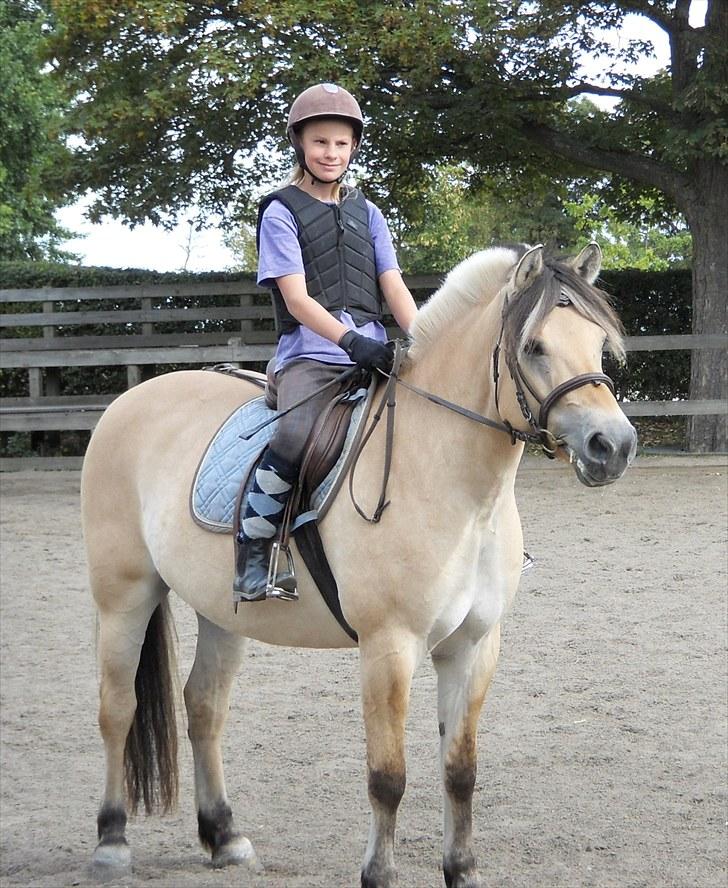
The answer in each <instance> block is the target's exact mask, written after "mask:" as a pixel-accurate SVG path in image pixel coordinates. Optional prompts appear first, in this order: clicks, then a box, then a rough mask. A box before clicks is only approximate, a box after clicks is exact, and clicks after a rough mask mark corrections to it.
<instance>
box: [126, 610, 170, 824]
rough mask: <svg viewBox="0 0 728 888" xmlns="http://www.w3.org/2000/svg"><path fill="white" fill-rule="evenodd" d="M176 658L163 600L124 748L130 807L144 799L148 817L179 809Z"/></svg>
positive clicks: (148, 640) (151, 628)
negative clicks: (156, 812)
mask: <svg viewBox="0 0 728 888" xmlns="http://www.w3.org/2000/svg"><path fill="white" fill-rule="evenodd" d="M176 689H177V658H176V653H175V644H174V626H173V622H172V614H171V612H170V609H169V603H168V601H167V599H166V598H165V599H164V600H163V601H162V602H161V603H160V604H159V605H158V606H157V608H156V610H155V611H154V613H153V614H152V617H151V619H150V620H149V625H148V626H147V632H146V635H145V637H144V644H143V645H142V650H141V655H140V657H139V666H138V668H137V674H136V679H135V683H134V690H135V691H136V698H137V708H136V713H135V715H134V721H133V723H132V726H131V729H130V730H129V734H128V735H127V738H126V747H125V749H124V772H125V777H126V791H127V797H128V802H129V808H130V810H131V812H132V813H135V812H136V811H137V809H138V807H139V803H140V801H141V800H142V799H143V800H144V809H145V811H146V812H147V814H149V813H151V812H152V811H153V810H161V811H162V812H165V813H166V812H167V811H171V810H172V809H173V808H174V807H175V805H176V804H177V788H178V776H179V775H178V769H177V717H176V713H175V695H176Z"/></svg>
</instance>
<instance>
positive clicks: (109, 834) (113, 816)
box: [96, 805, 126, 844]
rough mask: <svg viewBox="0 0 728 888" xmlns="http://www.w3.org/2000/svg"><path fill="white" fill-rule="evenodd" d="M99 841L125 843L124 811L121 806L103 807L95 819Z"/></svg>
mask: <svg viewBox="0 0 728 888" xmlns="http://www.w3.org/2000/svg"><path fill="white" fill-rule="evenodd" d="M96 827H97V830H98V837H99V841H100V842H102V843H104V844H109V843H112V842H126V839H125V837H124V833H125V832H126V811H125V810H124V809H123V808H122V807H121V806H112V805H104V806H103V807H102V808H101V810H100V811H99V814H98V817H97V818H96Z"/></svg>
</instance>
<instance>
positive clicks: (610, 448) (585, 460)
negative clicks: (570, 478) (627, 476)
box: [561, 416, 637, 487]
mask: <svg viewBox="0 0 728 888" xmlns="http://www.w3.org/2000/svg"><path fill="white" fill-rule="evenodd" d="M561 437H562V439H563V440H564V446H565V448H566V452H567V454H568V456H569V461H570V462H571V463H572V464H573V466H574V470H575V471H576V477H577V478H578V479H579V480H580V481H581V483H582V484H585V485H586V486H587V487H601V486H603V485H604V484H612V483H613V482H614V481H617V480H618V479H619V478H621V477H622V475H623V474H624V473H625V471H626V470H627V468H628V466H629V465H630V463H631V462H632V460H633V459H634V457H635V453H636V452H637V432H636V431H635V428H634V426H633V425H632V424H631V423H630V422H629V421H628V420H627V418H626V417H624V416H622V417H619V418H616V419H613V420H612V419H610V421H609V422H601V423H598V424H595V425H593V426H590V427H585V428H581V429H572V430H571V431H567V432H566V433H565V434H564V433H563V432H562V434H561Z"/></svg>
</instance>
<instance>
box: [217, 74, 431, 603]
mask: <svg viewBox="0 0 728 888" xmlns="http://www.w3.org/2000/svg"><path fill="white" fill-rule="evenodd" d="M363 127H364V121H363V118H362V113H361V109H360V108H359V105H358V103H357V101H356V99H355V98H354V97H353V96H352V95H351V94H350V93H348V92H347V91H346V90H345V89H342V88H341V87H339V86H336V85H334V84H333V83H319V84H317V85H315V86H311V87H309V88H308V89H307V90H305V91H304V92H303V93H301V95H300V96H298V98H297V99H296V100H295V101H294V102H293V104H292V106H291V109H290V113H289V115H288V127H287V133H288V138H289V140H290V142H291V144H292V145H293V148H294V150H295V152H296V159H297V161H298V163H297V165H296V166H295V167H294V169H293V172H292V173H291V176H290V177H289V183H290V184H288V185H287V186H286V187H284V188H282V189H280V190H278V191H274V192H273V193H272V194H269V195H267V196H266V197H265V198H264V199H263V201H262V202H261V205H260V209H259V213H258V231H257V242H258V252H259V262H258V283H259V284H260V285H262V286H265V287H270V288H271V289H272V291H273V306H274V313H275V319H276V329H277V331H278V337H279V339H278V348H277V350H276V354H275V359H274V369H275V380H276V386H277V390H278V409H279V410H281V411H283V410H285V409H286V408H287V407H290V406H291V405H292V404H295V403H296V402H297V401H300V400H301V399H302V398H304V397H305V396H307V395H311V394H312V393H314V392H316V391H317V390H318V389H321V388H322V387H324V386H326V385H327V383H331V384H332V385H329V386H328V388H326V390H325V391H324V392H322V393H321V394H320V395H318V396H314V397H312V398H311V399H310V400H308V401H307V402H306V403H305V404H304V405H303V406H302V407H299V408H297V409H296V410H294V411H293V412H291V413H290V414H288V415H287V416H283V417H281V418H280V419H279V420H278V424H277V428H276V431H275V433H274V435H273V438H272V440H271V442H270V444H269V445H268V447H267V448H266V450H265V451H264V453H263V455H262V457H261V460H260V462H259V463H258V466H257V469H256V470H255V474H254V477H253V479H252V485H251V487H250V489H249V492H248V498H247V504H246V506H245V511H244V514H243V515H242V521H241V523H240V528H239V530H238V532H237V534H236V537H235V539H236V557H235V565H236V576H235V582H234V596H235V600H236V601H259V600H263V599H265V598H266V594H267V591H268V592H269V591H270V588H269V585H268V565H269V559H270V543H271V541H272V539H273V538H274V537H275V536H276V535H277V533H278V531H279V528H280V525H281V522H282V519H283V513H284V509H285V505H286V501H287V499H288V496H289V494H290V492H291V490H292V488H293V485H294V483H295V481H296V478H297V477H298V469H299V466H300V462H301V458H302V456H303V450H304V447H305V444H306V441H307V439H308V437H309V435H310V433H311V429H312V427H313V424H314V422H315V421H316V418H317V417H318V415H319V414H320V412H321V411H322V410H323V408H324V406H325V405H326V403H327V401H328V400H329V399H330V398H331V397H332V396H333V394H334V393H332V391H331V389H332V388H336V386H335V383H336V380H337V379H338V378H339V377H341V376H342V373H344V372H345V371H346V370H347V369H348V368H349V367H351V366H352V365H355V364H356V365H358V366H359V367H361V368H363V369H364V370H367V371H375V370H382V371H384V372H385V373H386V372H388V371H389V370H390V369H391V367H392V347H391V345H388V344H387V343H386V339H387V335H386V333H385V330H384V327H383V326H382V307H383V305H382V303H383V300H384V301H385V302H386V304H387V307H388V308H389V310H390V312H391V313H392V315H394V318H395V320H396V321H397V323H398V324H399V326H400V327H401V328H402V329H403V330H405V331H407V330H409V328H410V325H411V324H412V321H413V320H414V317H415V315H416V313H417V306H416V305H415V302H414V299H413V298H412V294H411V293H410V291H409V290H408V289H407V286H406V285H405V283H404V281H403V280H402V275H401V273H400V269H399V266H398V264H397V257H396V256H395V252H394V248H393V246H392V238H391V236H390V233H389V229H388V228H387V223H386V222H385V220H384V217H383V216H382V214H381V212H380V211H379V210H378V209H377V207H376V206H374V204H373V203H371V201H368V200H366V199H365V198H364V196H363V195H362V193H361V192H360V191H359V190H358V189H357V188H351V187H348V186H345V185H342V182H343V180H344V177H345V176H346V173H347V170H348V168H349V164H350V163H351V160H352V158H353V157H354V155H355V154H356V152H357V150H358V149H359V146H360V145H361V139H362V132H363ZM342 385H343V383H342ZM273 583H274V585H275V586H277V587H279V588H281V589H284V590H286V591H287V593H288V595H287V596H286V598H287V599H288V600H290V599H292V598H295V597H296V586H295V579H294V577H293V576H292V574H291V573H290V572H287V571H281V572H279V573H278V575H277V577H276V578H274V581H273Z"/></svg>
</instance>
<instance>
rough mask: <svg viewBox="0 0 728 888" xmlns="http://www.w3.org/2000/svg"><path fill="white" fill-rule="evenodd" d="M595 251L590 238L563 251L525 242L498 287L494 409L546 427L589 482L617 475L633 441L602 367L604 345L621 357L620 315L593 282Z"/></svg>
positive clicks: (597, 265) (512, 418)
mask: <svg viewBox="0 0 728 888" xmlns="http://www.w3.org/2000/svg"><path fill="white" fill-rule="evenodd" d="M601 258H602V254H601V250H600V249H599V246H598V245H597V244H595V243H592V244H589V245H588V246H586V247H585V248H584V249H583V250H582V251H581V252H580V253H579V255H578V256H576V257H575V258H570V259H558V258H550V257H547V256H545V255H544V249H543V247H542V246H537V247H532V248H530V249H528V250H526V251H525V252H524V253H523V255H522V256H521V257H520V259H519V260H518V262H517V263H516V264H515V267H514V268H513V271H512V273H511V275H510V276H509V279H508V282H507V283H506V285H505V286H504V288H503V290H502V292H501V299H502V302H501V316H502V328H501V334H500V338H501V357H500V359H497V363H498V364H499V368H502V370H501V373H502V376H501V379H500V381H499V383H500V385H501V387H502V390H501V392H499V398H498V401H499V410H500V412H501V416H502V417H503V418H504V419H506V420H508V421H509V422H511V423H512V424H513V425H514V426H515V425H516V423H519V425H520V426H521V427H522V426H523V423H524V421H525V422H527V423H529V424H531V425H532V427H533V428H535V429H539V428H540V429H544V430H547V434H548V436H549V437H553V442H554V445H555V455H557V456H560V457H561V458H568V459H569V460H570V461H571V462H572V463H573V464H574V467H575V470H576V474H577V476H578V478H579V480H580V481H582V482H583V483H584V484H586V485H588V486H590V487H594V486H599V485H602V484H609V483H611V482H612V481H616V480H617V479H618V478H619V477H621V475H622V474H623V473H624V471H625V469H626V468H627V466H628V465H629V464H630V463H631V461H632V459H633V458H634V455H635V451H636V448H637V434H636V432H635V430H634V428H633V426H632V425H631V424H630V422H629V421H628V420H627V418H626V417H625V415H624V413H623V412H622V411H621V410H620V408H619V405H618V404H617V402H616V400H615V398H614V392H613V387H612V383H611V380H609V378H608V377H606V376H604V375H603V371H602V354H603V352H604V351H605V350H608V351H610V352H611V353H612V354H613V355H614V357H615V358H616V359H617V360H618V361H620V362H623V361H624V359H625V353H624V343H623V339H622V333H623V331H622V325H621V323H620V321H619V318H618V317H617V314H616V312H615V311H614V309H613V307H612V305H611V302H610V300H609V297H608V296H607V294H606V293H604V291H602V290H600V289H598V288H597V287H595V286H594V282H595V281H596V279H597V277H598V275H599V271H600V268H601ZM503 365H504V366H503ZM506 390H509V391H508V395H510V397H508V396H507V395H506Z"/></svg>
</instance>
